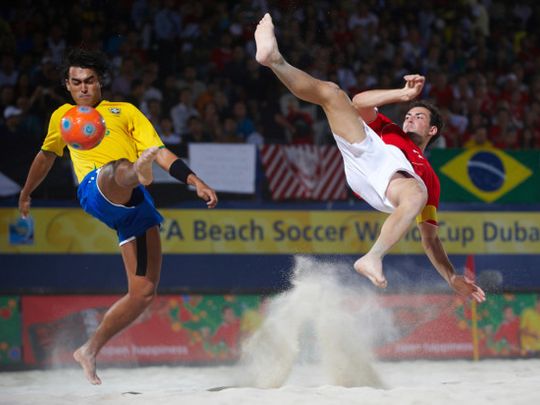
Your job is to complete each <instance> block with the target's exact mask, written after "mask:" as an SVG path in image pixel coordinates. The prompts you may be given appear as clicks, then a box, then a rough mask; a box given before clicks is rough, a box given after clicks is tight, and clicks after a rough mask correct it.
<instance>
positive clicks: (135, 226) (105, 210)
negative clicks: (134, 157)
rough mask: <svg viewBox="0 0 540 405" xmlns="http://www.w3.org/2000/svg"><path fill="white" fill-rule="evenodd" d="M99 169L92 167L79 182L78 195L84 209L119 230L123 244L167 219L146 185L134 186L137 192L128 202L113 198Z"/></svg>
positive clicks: (121, 243)
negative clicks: (99, 181)
mask: <svg viewBox="0 0 540 405" xmlns="http://www.w3.org/2000/svg"><path fill="white" fill-rule="evenodd" d="M99 170H100V169H95V170H92V171H91V172H90V173H88V174H87V175H86V176H85V177H84V179H83V180H82V181H81V184H79V188H78V190H77V197H78V198H79V202H80V204H81V207H82V208H83V210H84V211H86V212H87V213H88V214H90V215H92V216H93V217H95V218H97V219H99V220H100V221H101V222H103V223H105V224H106V225H107V226H108V227H109V228H112V229H114V230H115V231H116V233H117V234H118V241H119V244H120V246H122V245H123V244H125V243H127V242H129V241H131V240H133V239H135V238H136V237H138V236H140V235H142V234H144V233H145V232H146V231H147V230H148V229H150V228H152V227H154V226H156V225H160V224H161V223H162V222H163V217H162V216H161V214H160V213H159V212H158V210H157V209H156V207H155V206H154V200H153V199H152V196H151V195H150V193H149V192H148V191H147V190H146V188H144V187H143V186H142V185H139V186H137V187H136V188H134V189H133V196H132V198H131V201H130V202H129V203H128V204H127V205H122V204H115V203H112V202H111V201H109V200H108V199H107V198H106V197H105V196H104V195H103V193H102V192H101V190H100V189H99V186H98V184H97V178H98V175H99Z"/></svg>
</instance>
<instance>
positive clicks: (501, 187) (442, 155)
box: [429, 148, 540, 203]
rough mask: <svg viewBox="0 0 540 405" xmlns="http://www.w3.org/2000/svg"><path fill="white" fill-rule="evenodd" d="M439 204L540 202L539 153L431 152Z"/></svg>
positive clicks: (489, 149) (497, 150) (454, 150)
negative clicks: (439, 194)
mask: <svg viewBox="0 0 540 405" xmlns="http://www.w3.org/2000/svg"><path fill="white" fill-rule="evenodd" d="M429 161H430V163H431V165H432V166H433V169H435V171H436V172H437V175H438V176H439V179H440V181H441V201H445V202H478V201H481V202H486V203H493V202H497V203H540V170H539V169H540V151H504V150H501V149H496V148H473V149H434V150H431V151H430V155H429Z"/></svg>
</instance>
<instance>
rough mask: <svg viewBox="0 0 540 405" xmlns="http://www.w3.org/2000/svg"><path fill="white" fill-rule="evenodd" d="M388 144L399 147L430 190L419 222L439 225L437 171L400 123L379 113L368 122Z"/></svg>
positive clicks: (439, 186)
mask: <svg viewBox="0 0 540 405" xmlns="http://www.w3.org/2000/svg"><path fill="white" fill-rule="evenodd" d="M368 125H369V127H370V128H371V129H373V131H375V132H376V133H377V134H378V135H379V136H380V137H381V139H382V140H383V142H384V143H386V144H388V145H394V146H395V147H397V148H399V149H400V150H401V151H402V152H403V154H404V155H405V157H406V158H407V160H408V161H409V162H411V165H412V167H413V169H414V171H415V173H416V174H418V176H420V178H421V179H422V180H423V181H424V184H425V185H426V188H427V192H428V199H427V203H426V207H425V208H424V210H423V211H422V213H421V214H420V215H419V216H418V218H417V222H419V223H420V222H424V221H427V222H429V223H432V224H434V225H437V209H438V208H439V199H440V195H441V184H440V182H439V178H438V177H437V175H436V174H435V171H434V170H433V168H432V167H431V165H430V164H429V162H428V160H427V159H426V157H425V156H424V154H423V153H422V151H421V150H420V148H419V147H418V146H416V144H415V143H414V142H413V141H412V140H411V138H409V136H407V134H406V133H405V132H403V130H402V129H401V127H400V126H399V125H397V124H396V123H394V122H392V121H391V120H390V119H389V118H388V117H386V116H385V115H383V114H381V113H378V114H377V118H375V120H373V121H372V122H371V123H369V124H368Z"/></svg>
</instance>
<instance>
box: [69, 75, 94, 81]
mask: <svg viewBox="0 0 540 405" xmlns="http://www.w3.org/2000/svg"><path fill="white" fill-rule="evenodd" d="M95 77H96V75H90V76H87V77H83V78H80V77H70V78H69V80H75V81H78V82H87V81H88V80H90V79H94V78H95Z"/></svg>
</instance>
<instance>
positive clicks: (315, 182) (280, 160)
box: [261, 145, 347, 201]
mask: <svg viewBox="0 0 540 405" xmlns="http://www.w3.org/2000/svg"><path fill="white" fill-rule="evenodd" d="M261 160H262V164H263V168H264V173H265V175H266V178H267V179H268V183H269V188H270V192H271V193H272V199H273V200H287V199H309V200H321V201H329V200H343V199H345V198H346V197H347V187H346V183H345V172H344V170H343V160H342V158H341V154H340V152H339V149H338V148H337V147H336V146H330V145H327V146H314V145H293V146H285V145H263V146H261Z"/></svg>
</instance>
